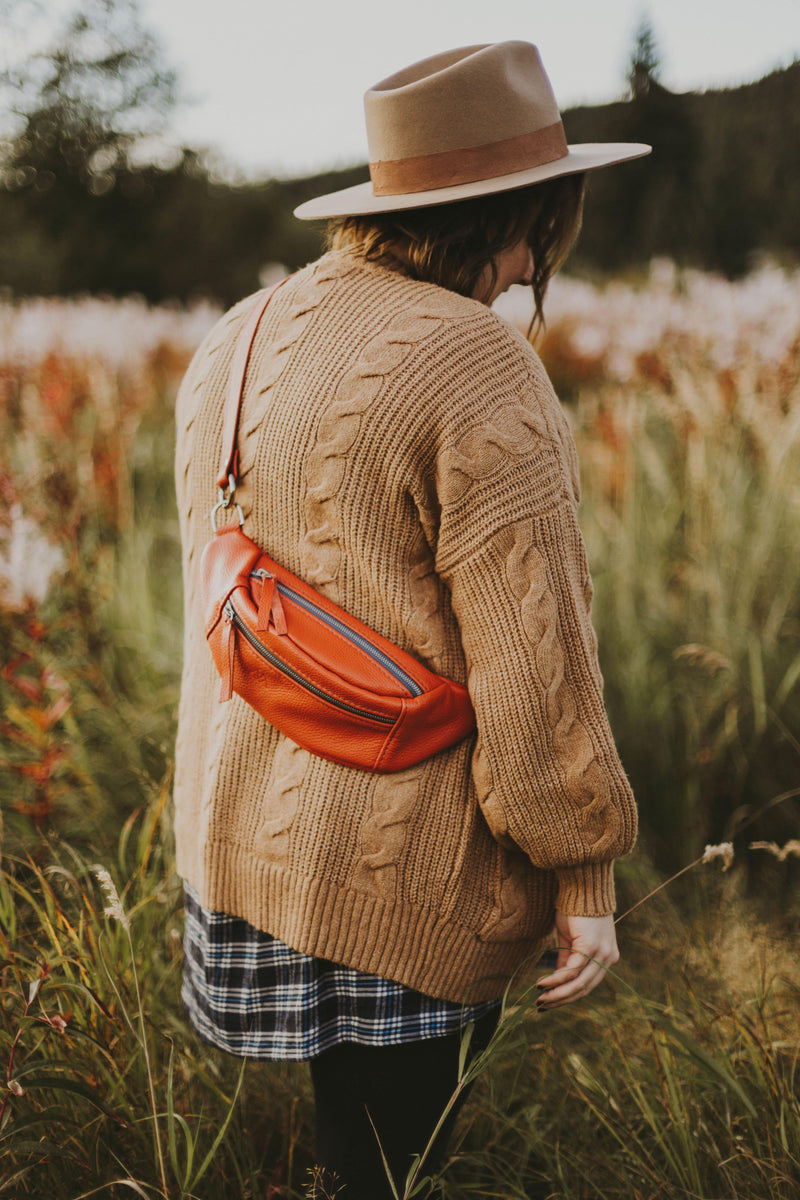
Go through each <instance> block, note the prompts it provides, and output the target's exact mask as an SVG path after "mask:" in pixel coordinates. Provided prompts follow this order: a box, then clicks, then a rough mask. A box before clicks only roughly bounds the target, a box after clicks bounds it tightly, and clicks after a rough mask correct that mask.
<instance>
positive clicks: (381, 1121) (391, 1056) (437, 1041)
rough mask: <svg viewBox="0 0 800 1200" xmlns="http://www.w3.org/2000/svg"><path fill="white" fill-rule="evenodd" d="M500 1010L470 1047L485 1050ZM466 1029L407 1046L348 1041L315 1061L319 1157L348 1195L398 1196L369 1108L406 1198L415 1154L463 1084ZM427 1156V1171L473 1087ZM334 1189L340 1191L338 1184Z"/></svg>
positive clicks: (346, 1198) (436, 1162) (478, 1028)
mask: <svg viewBox="0 0 800 1200" xmlns="http://www.w3.org/2000/svg"><path fill="white" fill-rule="evenodd" d="M497 1021H498V1014H497V1013H496V1012H492V1013H489V1014H488V1016H485V1017H482V1018H481V1019H480V1020H479V1021H477V1022H476V1024H475V1030H474V1033H473V1037H472V1042H471V1052H472V1053H474V1052H477V1051H479V1050H482V1049H484V1048H485V1046H486V1045H487V1043H488V1042H489V1039H490V1038H491V1036H492V1033H493V1032H494V1030H495V1029H496V1027H497ZM460 1046H461V1034H458V1033H456V1034H450V1035H448V1036H447V1037H438V1038H426V1039H425V1040H424V1041H419V1042H406V1043H405V1044H403V1045H400V1046H358V1045H355V1044H354V1043H351V1042H342V1043H340V1044H339V1045H338V1046H334V1047H332V1049H330V1050H325V1051H324V1052H323V1053H322V1054H320V1055H319V1057H318V1058H314V1059H312V1060H311V1078H312V1081H313V1084H314V1096H315V1100H316V1118H317V1161H318V1163H319V1165H320V1166H321V1167H324V1169H325V1172H326V1176H325V1177H326V1178H329V1173H330V1172H335V1173H336V1175H337V1176H338V1177H339V1184H340V1186H341V1185H346V1186H343V1187H342V1192H341V1200H391V1196H392V1193H391V1189H390V1187H389V1184H388V1182H387V1179H386V1172H385V1170H384V1167H383V1163H382V1161H381V1154H380V1150H379V1149H378V1142H377V1139H376V1137H375V1132H374V1131H373V1128H372V1125H371V1124H370V1120H369V1117H368V1116H367V1110H368V1111H369V1115H370V1117H372V1121H373V1122H374V1125H375V1129H376V1130H377V1132H378V1136H379V1137H380V1141H381V1146H382V1147H383V1152H384V1154H385V1155H386V1158H387V1161H388V1163H389V1166H390V1168H391V1171H392V1175H393V1176H394V1179H395V1186H396V1187H397V1191H398V1194H399V1195H400V1196H401V1197H402V1195H403V1191H404V1185H405V1179H406V1175H407V1173H408V1170H409V1167H410V1166H411V1159H412V1156H413V1155H414V1154H422V1152H423V1150H424V1149H425V1147H426V1145H427V1144H428V1140H429V1138H430V1136H431V1134H432V1133H433V1131H434V1129H435V1128H436V1124H437V1122H438V1120H439V1118H440V1116H441V1115H442V1111H443V1110H444V1107H445V1105H446V1104H447V1101H448V1100H449V1099H450V1097H451V1095H452V1094H453V1091H454V1090H455V1087H456V1083H457V1082H458V1056H459V1050H460ZM467 1090H468V1089H465V1091H464V1092H462V1094H461V1096H460V1097H459V1104H458V1106H457V1107H455V1108H454V1109H453V1111H452V1112H451V1114H450V1116H449V1118H448V1121H447V1122H446V1124H445V1125H444V1127H443V1128H442V1130H441V1132H440V1134H439V1135H438V1137H437V1139H436V1143H435V1145H434V1147H433V1149H432V1151H431V1153H430V1154H429V1155H428V1157H427V1158H426V1160H425V1163H424V1164H423V1167H422V1172H421V1173H422V1175H430V1174H432V1173H433V1172H434V1171H435V1170H436V1169H437V1168H438V1167H439V1166H441V1163H442V1162H443V1160H444V1157H445V1154H446V1152H447V1142H448V1140H449V1137H450V1134H451V1133H452V1129H453V1124H454V1123H455V1119H456V1116H457V1115H458V1109H459V1108H460V1107H461V1104H463V1102H464V1100H465V1099H466V1091H467ZM331 1194H333V1189H331Z"/></svg>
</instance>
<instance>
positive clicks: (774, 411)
mask: <svg viewBox="0 0 800 1200" xmlns="http://www.w3.org/2000/svg"><path fill="white" fill-rule="evenodd" d="M517 303H518V301H516V300H515V298H514V297H513V296H512V297H509V299H508V301H507V305H508V307H507V308H506V310H505V311H506V315H507V316H508V318H509V319H510V320H518V321H519V322H520V323H524V320H525V314H524V313H523V312H522V311H517V310H516V307H515V306H516V305H517ZM213 319H214V312H213V311H212V310H211V309H208V308H201V309H197V310H194V311H193V312H191V313H184V312H181V311H178V310H167V309H162V310H149V309H147V308H146V307H145V306H144V305H142V304H140V303H138V302H137V301H133V300H131V301H126V302H119V303H117V302H114V303H112V302H103V301H95V300H92V301H81V302H74V303H67V302H56V301H51V302H36V303H29V304H24V305H19V306H17V307H11V306H7V307H5V308H3V307H0V391H2V413H1V414H0V445H2V451H1V452H0V493H1V494H2V505H1V506H0V636H2V641H3V647H4V653H3V660H2V668H1V669H0V695H2V704H3V711H2V717H0V761H2V767H3V770H2V776H0V800H1V801H2V811H3V819H4V843H3V850H4V858H3V872H2V875H0V970H2V1001H1V1002H0V1004H1V1010H2V1022H1V1023H0V1070H2V1074H1V1075H0V1197H3V1196H9V1197H14V1198H15V1200H16V1198H17V1197H26V1196H27V1197H37V1198H38V1197H41V1198H44V1197H47V1198H48V1200H77V1198H78V1197H84V1196H87V1197H88V1196H90V1195H102V1196H109V1197H111V1196H113V1197H125V1196H131V1195H138V1196H140V1197H144V1198H145V1200H156V1198H157V1197H161V1198H162V1200H167V1198H168V1200H178V1198H180V1200H190V1198H191V1197H196V1198H198V1200H228V1198H230V1200H234V1198H236V1200H239V1198H242V1200H244V1198H245V1197H248V1198H249V1197H252V1198H255V1197H259V1198H264V1197H267V1198H271V1200H277V1198H278V1197H286V1198H287V1200H300V1198H301V1197H303V1196H307V1195H308V1196H310V1195H313V1194H314V1185H313V1182H312V1171H311V1169H312V1168H313V1153H312V1121H311V1118H312V1113H311V1101H310V1086H309V1082H308V1078H307V1074H306V1069H305V1068H304V1067H303V1066H302V1065H300V1064H271V1065H265V1064H244V1065H243V1064H241V1063H239V1062H238V1061H236V1060H234V1059H232V1058H228V1057H226V1056H224V1055H222V1054H220V1053H217V1052H215V1051H212V1050H210V1049H209V1048H208V1047H205V1046H204V1045H203V1044H202V1043H200V1042H199V1040H198V1039H197V1038H196V1037H195V1035H194V1034H193V1032H192V1030H191V1028H190V1027H189V1025H188V1023H187V1021H186V1019H185V1017H184V1014H183V1012H182V1009H181V1006H180V1001H179V991H180V970H181V915H182V914H181V890H180V886H179V881H178V880H177V878H176V876H175V874H174V867H173V852H172V842H171V833H170V819H169V793H170V772H171V755H172V741H173V737H174V725H175V710H176V696H177V688H178V678H179V669H180V644H181V636H180V623H181V614H180V578H179V562H180V556H179V551H178V543H177V537H178V534H177V520H176V515H175V511H174V497H173V490H172V479H171V467H172V434H171V421H172V406H173V401H174V395H175V390H176V387H177V383H178V381H179V379H180V375H181V373H182V371H183V370H184V368H185V366H186V364H187V362H188V358H189V356H190V354H191V352H192V349H193V347H194V346H195V345H196V344H197V343H198V341H199V339H200V337H201V336H202V334H203V332H204V331H205V330H206V329H207V328H208V327H209V325H210V323H211V322H212V321H213ZM540 350H541V353H542V355H543V357H544V358H545V361H546V363H547V365H548V367H549V369H550V371H551V374H552V376H553V378H554V381H555V382H556V385H557V387H558V390H559V392H560V394H561V396H562V397H563V399H564V400H565V402H566V404H567V405H568V408H569V411H570V415H571V418H572V421H573V426H574V428H575V432H576V437H577V439H578V443H579V450H580V454H581V462H582V482H583V490H584V498H583V505H582V523H583V527H584V531H585V535H586V539H587V544H588V549H589V558H590V563H591V565H592V572H593V577H594V581H595V609H594V616H595V624H596V627H597V630H598V637H599V642H600V652H601V661H602V665H603V671H604V675H605V679H606V697H607V703H608V708H609V713H610V716H611V721H612V726H613V728H614V731H615V734H616V737H617V740H618V744H619V746H620V751H621V754H622V757H623V761H624V762H625V765H626V767H627V769H628V771H629V774H630V776H631V779H632V782H633V784H634V788H635V791H636V793H637V796H638V799H639V803H640V808H641V815H642V838H641V842H640V846H639V848H638V850H637V852H636V853H635V854H634V855H633V856H632V857H631V858H630V859H627V860H625V861H624V862H623V863H621V864H620V865H619V871H618V879H619V889H618V890H619V894H620V927H619V936H620V943H621V946H622V951H623V959H622V961H621V963H620V965H619V968H618V969H617V971H616V972H615V973H614V976H613V978H611V979H610V980H609V983H608V985H607V986H605V987H604V988H603V989H601V991H600V992H597V993H594V995H593V997H592V998H591V999H590V1000H589V1001H585V1002H583V1004H582V1005H581V1006H578V1007H576V1008H574V1009H567V1010H564V1011H562V1012H558V1013H548V1014H537V1013H536V1011H535V1010H534V1009H533V1008H532V1006H531V1004H530V1003H529V997H528V994H527V991H526V988H527V986H529V984H530V978H529V977H522V978H520V979H519V980H517V981H516V982H515V984H514V986H513V987H512V989H511V991H510V992H509V996H508V1000H507V1007H506V1015H505V1019H504V1021H503V1022H502V1024H501V1027H500V1031H499V1033H498V1036H497V1038H496V1039H495V1043H494V1044H493V1045H492V1046H491V1047H490V1050H489V1052H488V1056H487V1057H488V1061H487V1062H481V1063H480V1064H479V1067H480V1068H481V1069H480V1070H479V1071H478V1073H477V1082H476V1084H475V1091H474V1095H473V1099H472V1100H471V1102H470V1104H469V1105H468V1107H467V1109H466V1110H465V1113H464V1117H463V1118H462V1120H461V1122H460V1124H459V1132H458V1136H457V1138H456V1141H455V1143H454V1146H453V1154H452V1161H451V1162H450V1164H449V1165H448V1168H447V1171H446V1174H445V1180H444V1184H443V1187H444V1194H445V1196H446V1197H447V1198H448V1200H459V1198H462V1197H463V1198H467V1197H472V1196H475V1197H478V1196H488V1197H498V1198H504V1200H523V1198H526V1197H527V1198H533V1200H595V1198H597V1200H599V1198H601V1197H602V1198H608V1200H623V1198H624V1200H672V1198H673V1197H674V1198H684V1197H685V1198H687V1200H688V1198H691V1200H791V1197H793V1196H794V1195H796V1194H797V1188H798V1180H800V1099H799V1098H798V1097H799V1095H800V1087H798V1083H799V1082H800V963H799V962H798V955H797V945H798V933H800V890H799V889H798V881H799V880H800V861H799V860H800V555H798V553H797V550H798V545H800V277H798V276H796V275H795V276H791V275H784V274H782V273H780V272H778V271H776V270H765V271H762V272H760V273H759V274H758V275H755V276H752V277H750V278H749V279H746V280H743V281H742V282H740V283H737V284H728V283H725V282H723V281H720V280H716V279H712V278H709V277H705V276H701V275H695V274H687V275H682V276H681V275H678V274H676V273H674V272H673V271H672V269H671V268H670V267H669V266H668V265H666V264H658V265H656V267H655V268H654V269H653V271H652V272H651V273H650V275H649V276H648V277H647V278H645V279H642V280H640V281H638V282H637V283H635V284H634V283H622V282H620V283H615V284H612V285H608V286H606V287H600V286H592V285H590V284H587V283H583V282H579V281H576V280H570V279H562V280H557V281H556V284H555V285H554V287H553V289H552V296H551V298H550V304H549V325H548V329H547V331H546V333H545V335H544V338H543V339H542V342H541V345H540ZM707 847H709V848H708V849H707ZM423 1177H424V1163H423V1164H422V1165H421V1167H420V1169H419V1171H418V1173H417V1176H416V1179H415V1180H413V1181H411V1182H410V1183H409V1187H408V1189H407V1195H408V1196H410V1195H412V1194H416V1195H418V1196H422V1195H424V1194H425V1188H424V1185H423V1184H422V1183H421V1180H422V1179H423ZM316 1194H317V1195H319V1194H320V1189H319V1188H317V1189H316Z"/></svg>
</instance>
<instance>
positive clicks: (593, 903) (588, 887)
mask: <svg viewBox="0 0 800 1200" xmlns="http://www.w3.org/2000/svg"><path fill="white" fill-rule="evenodd" d="M555 875H556V880H557V883H558V892H557V893H556V908H557V909H558V911H559V912H563V913H566V914H567V915H568V916H570V917H604V916H606V915H607V914H608V913H613V912H614V909H615V908H616V906H617V905H616V896H615V894H614V862H613V860H612V861H610V862H603V863H584V864H583V866H580V867H560V868H559V869H558V870H557V871H556V873H555Z"/></svg>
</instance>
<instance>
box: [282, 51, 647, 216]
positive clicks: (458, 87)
mask: <svg viewBox="0 0 800 1200" xmlns="http://www.w3.org/2000/svg"><path fill="white" fill-rule="evenodd" d="M364 111H365V116H366V124H367V142H368V146H369V172H370V180H369V182H367V183H359V184H356V186H355V187H349V188H342V189H341V190H340V191H337V192H329V193H328V194H327V195H325V196H317V197H316V198H315V199H314V200H307V201H306V202H305V204H301V205H300V206H299V208H296V209H295V216H297V217H300V219H301V220H303V221H310V220H314V219H315V218H318V217H345V216H357V215H359V214H363V213H383V212H396V211H398V210H400V209H406V208H423V207H425V206H426V205H430V204H448V203H450V202H451V201H453V200H464V199H467V198H468V197H470V196H488V195H491V194H492V193H493V192H504V191H510V190H511V189H512V188H519V187H526V186H528V185H529V184H533V183H541V182H543V181H544V180H545V179H555V178H557V177H558V176H560V175H574V174H577V173H578V172H582V171H594V170H596V169H597V168H598V167H607V166H610V165H611V164H612V163H620V162H626V161H627V160H629V159H632V158H641V157H642V156H643V155H645V154H649V153H650V150H651V149H652V147H651V146H647V145H644V144H643V143H641V142H584V143H581V144H578V145H567V139H566V136H565V134H564V126H563V125H562V123H561V114H560V112H559V110H558V105H557V103H556V99H555V96H554V95H553V89H552V87H551V86H550V80H549V79H548V78H547V74H546V73H545V69H544V67H543V66H542V60H541V58H540V56H539V51H538V50H537V48H536V47H535V46H533V45H531V44H530V42H498V43H496V44H494V45H485V46H463V47H461V48H460V49H458V50H448V51H446V52H445V53H444V54H435V55H433V56H432V57H431V58H424V59H423V60H422V61H421V62H418V63H414V64H412V66H410V67H406V68H405V69H404V70H402V71H398V72H397V73H396V74H394V75H390V76H389V78H388V79H384V80H382V81H381V82H380V83H376V84H375V86H374V87H371V88H370V89H369V91H368V92H367V93H366V95H365V96H364Z"/></svg>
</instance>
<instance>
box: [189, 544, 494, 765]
mask: <svg viewBox="0 0 800 1200" xmlns="http://www.w3.org/2000/svg"><path fill="white" fill-rule="evenodd" d="M255 572H266V573H267V577H266V578H265V577H264V576H262V575H260V574H255ZM270 577H271V578H270ZM202 578H203V594H204V608H205V612H204V619H205V633H206V637H207V639H208V643H209V646H210V647H211V653H212V656H213V658H214V662H215V664H216V667H217V670H218V671H219V674H220V677H221V679H222V687H221V693H220V700H221V701H222V700H228V699H230V698H231V696H232V694H233V693H234V692H235V693H236V694H237V695H238V696H240V697H241V698H242V699H243V700H245V701H246V702H247V703H248V704H249V705H250V706H251V708H253V709H255V711H256V712H258V713H259V714H260V715H261V716H262V717H264V719H265V720H266V721H269V723H270V724H271V725H274V726H275V727H276V728H277V729H280V730H281V732H282V733H285V734H286V735H287V737H289V738H291V740H292V741H293V742H296V743H297V744H298V745H299V746H303V747H304V748H305V749H306V750H310V751H311V753H312V754H316V755H319V757H320V758H327V759H330V760H331V761H332V762H337V763H342V764H343V765H345V766H350V767H358V768H360V769H362V770H365V771H375V772H379V773H389V772H392V771H401V770H403V769H405V768H406V767H410V766H413V765H414V764H415V763H418V762H421V761H422V760H423V759H426V758H429V757H430V756H431V755H432V754H437V753H438V752H439V751H440V750H445V749H447V747H448V746H452V745H454V744H455V743H456V742H460V741H461V740H462V738H465V737H467V735H468V734H470V733H471V732H472V731H473V729H474V728H475V714H474V712H473V708H472V703H471V701H470V697H469V693H468V692H467V689H466V688H465V687H462V685H461V684H458V683H454V682H453V681H452V680H450V679H445V678H444V677H443V676H441V675H436V674H435V673H434V672H432V671H429V670H428V669H427V668H426V667H424V666H423V665H422V664H421V663H419V662H417V660H416V659H415V658H413V657H412V656H411V655H410V654H408V653H406V652H405V651H404V650H401V649H400V647H398V646H395V645H394V643H392V642H390V641H389V640H388V639H386V638H384V637H381V635H380V634H378V633H376V632H375V631H374V630H372V629H370V628H369V627H368V626H367V625H364V624H363V622H361V621H357V620H356V619H355V618H354V617H352V616H350V614H349V613H346V612H345V611H344V609H341V608H339V606H338V605H337V604H334V603H333V602H332V601H330V600H328V599H327V598H326V597H325V596H323V595H321V594H320V593H319V592H317V591H315V589H314V588H312V587H309V586H308V584H306V583H304V582H303V581H302V580H301V579H299V578H298V577H297V576H296V575H293V574H292V573H291V571H287V570H285V569H284V568H283V567H281V566H280V565H279V564H278V563H276V562H275V561H274V560H273V559H271V558H270V557H269V555H267V554H265V553H264V552H263V551H262V550H261V549H260V548H259V547H258V546H257V545H256V544H255V542H253V541H251V539H250V538H249V537H248V536H247V535H246V534H245V533H243V532H242V531H241V529H239V528H237V527H235V526H231V527H228V528H225V529H221V530H219V531H218V532H217V533H216V534H215V536H214V537H213V539H212V540H211V541H210V542H209V543H208V545H207V546H206V548H205V550H204V552H203V562H202ZM277 583H281V584H282V585H284V587H288V588H290V589H291V590H292V591H293V592H296V593H297V594H298V595H299V596H300V597H301V598H303V599H305V600H307V601H309V602H310V603H312V604H313V605H315V606H316V608H318V609H320V610H322V613H323V614H324V615H323V616H322V617H321V616H318V615H315V614H313V613H309V612H308V611H307V610H306V609H305V608H303V607H301V605H300V604H299V603H297V602H295V601H293V599H292V598H291V597H287V595H286V594H285V592H284V593H283V594H281V595H280V596H279V599H278V603H277V604H276V603H275V599H274V597H275V595H276V590H277V589H276V584H277ZM265 591H267V594H268V596H269V599H268V600H267V601H266V602H265V601H264V592H265ZM228 605H232V607H233V609H234V611H235V612H236V614H237V617H238V619H239V620H240V621H241V622H242V623H243V624H244V626H245V627H246V629H247V631H248V632H249V634H250V636H251V637H252V639H254V640H255V641H256V642H257V643H258V644H259V645H260V646H261V647H262V648H263V649H264V650H266V651H267V652H268V653H269V654H271V655H272V656H273V657H274V658H275V659H277V660H278V661H279V662H280V664H282V666H283V668H284V669H282V668H281V666H276V665H274V664H273V663H272V662H270V661H268V660H267V658H266V657H265V656H264V654H263V653H262V651H261V650H259V649H258V648H257V647H254V646H253V644H252V642H251V640H250V639H249V638H248V636H247V634H246V633H245V632H243V631H242V630H241V629H240V628H238V627H237V625H236V624H234V623H233V622H232V621H231V619H230V616H229V615H228V614H227V613H226V606H228ZM267 614H268V615H267ZM265 617H266V619H265ZM326 618H332V619H333V620H334V621H338V622H341V623H342V624H344V625H346V626H347V628H348V629H349V630H351V631H352V632H353V633H355V634H357V635H358V636H360V637H361V638H363V639H364V640H365V641H366V642H367V643H368V644H369V646H370V647H372V648H373V649H375V650H377V651H379V652H380V653H381V654H384V655H386V657H387V658H388V659H390V660H391V662H392V663H393V664H395V665H396V666H397V667H399V668H400V670H401V671H403V672H404V673H405V674H406V675H407V676H409V677H410V678H411V680H413V683H414V684H416V686H417V687H418V688H419V689H421V694H420V695H413V694H412V693H411V692H410V691H409V689H408V687H406V686H405V685H404V684H403V683H402V682H401V681H400V680H398V679H397V678H396V677H395V676H394V675H393V674H392V673H391V672H390V671H389V670H388V669H387V668H386V667H384V666H383V665H382V664H381V663H380V662H378V661H376V660H375V659H374V658H373V657H372V656H371V655H370V654H369V653H368V652H367V651H365V650H364V649H362V648H361V647H359V646H358V645H356V644H354V643H353V642H352V641H351V640H350V639H349V638H348V637H346V636H345V635H343V634H342V633H341V632H339V631H338V630H337V629H336V628H335V627H333V626H332V625H330V624H328V623H327V621H326ZM284 630H285V632H284ZM287 668H288V671H291V672H293V673H294V675H296V676H298V677H299V681H298V679H296V678H292V676H291V675H290V674H288V673H287ZM312 688H314V689H317V691H316V692H315V691H312V690H311V689H312ZM318 692H322V693H324V696H325V697H327V699H325V698H323V696H320V695H319V694H318ZM339 705H348V706H349V708H350V709H358V710H360V713H362V714H371V715H359V714H358V713H355V712H352V711H348V710H346V709H344V708H342V707H339Z"/></svg>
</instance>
